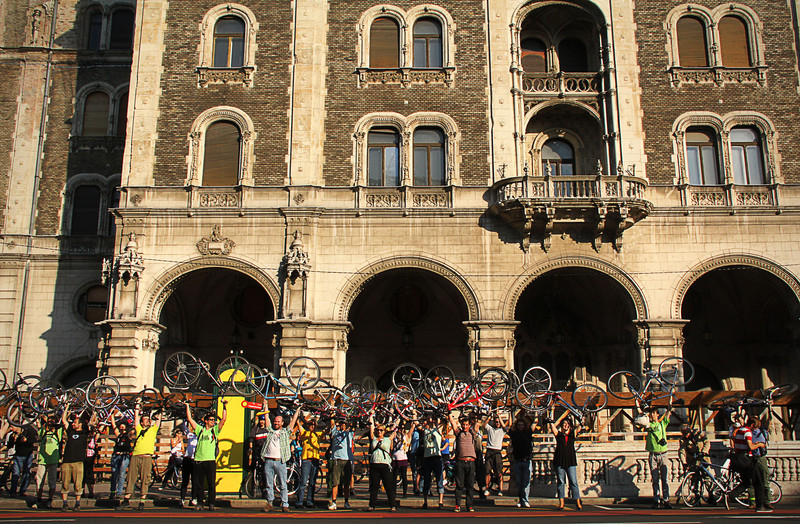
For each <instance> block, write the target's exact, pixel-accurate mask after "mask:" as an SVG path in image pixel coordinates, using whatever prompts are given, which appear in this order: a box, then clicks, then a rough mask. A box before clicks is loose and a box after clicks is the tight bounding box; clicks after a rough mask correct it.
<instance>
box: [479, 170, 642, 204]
mask: <svg viewBox="0 0 800 524" xmlns="http://www.w3.org/2000/svg"><path fill="white" fill-rule="evenodd" d="M494 189H495V195H496V199H497V202H498V203H502V202H506V201H508V200H516V199H521V198H531V199H535V198H558V199H562V198H566V199H580V198H600V199H606V198H607V199H637V200H641V199H644V197H645V191H646V189H647V183H646V181H645V180H643V179H640V178H637V177H631V176H625V175H622V176H603V175H570V176H544V177H514V178H507V179H504V180H501V181H499V182H497V183H496V184H495V185H494Z"/></svg>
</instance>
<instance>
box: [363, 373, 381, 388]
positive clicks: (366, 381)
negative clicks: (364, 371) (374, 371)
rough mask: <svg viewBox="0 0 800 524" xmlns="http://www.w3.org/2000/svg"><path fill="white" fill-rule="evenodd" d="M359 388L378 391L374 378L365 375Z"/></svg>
mask: <svg viewBox="0 0 800 524" xmlns="http://www.w3.org/2000/svg"><path fill="white" fill-rule="evenodd" d="M361 389H362V390H363V391H378V384H377V383H376V382H375V379H374V378H372V377H371V376H369V375H367V376H366V377H364V378H363V379H361Z"/></svg>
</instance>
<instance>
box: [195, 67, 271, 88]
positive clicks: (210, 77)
mask: <svg viewBox="0 0 800 524" xmlns="http://www.w3.org/2000/svg"><path fill="white" fill-rule="evenodd" d="M255 70H256V68H255V67H252V66H245V67H235V68H227V67H225V68H219V67H198V68H197V70H196V71H197V85H199V86H200V87H207V86H208V85H209V84H226V85H227V84H242V85H243V86H245V87H250V86H252V85H253V76H254V75H253V73H254V72H255Z"/></svg>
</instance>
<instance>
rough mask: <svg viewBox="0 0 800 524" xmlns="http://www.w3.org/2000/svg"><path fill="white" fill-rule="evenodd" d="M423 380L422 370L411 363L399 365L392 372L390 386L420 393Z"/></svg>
mask: <svg viewBox="0 0 800 524" xmlns="http://www.w3.org/2000/svg"><path fill="white" fill-rule="evenodd" d="M423 378H424V375H423V374H422V370H421V369H419V367H418V366H417V365H416V364H412V363H411V362H406V363H404V364H400V365H399V366H397V367H396V368H394V371H392V384H393V385H394V387H396V388H397V389H411V390H412V391H414V392H416V393H421V392H422V380H423Z"/></svg>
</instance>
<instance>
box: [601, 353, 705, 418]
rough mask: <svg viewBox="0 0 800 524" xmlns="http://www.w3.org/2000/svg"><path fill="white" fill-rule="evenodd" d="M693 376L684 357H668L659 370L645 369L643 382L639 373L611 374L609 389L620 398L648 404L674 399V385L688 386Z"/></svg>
mask: <svg viewBox="0 0 800 524" xmlns="http://www.w3.org/2000/svg"><path fill="white" fill-rule="evenodd" d="M693 378H694V366H693V365H692V363H691V362H689V361H688V360H686V359H683V358H681V357H669V358H666V359H664V361H663V362H661V364H659V366H658V370H657V371H652V370H649V369H645V370H644V379H645V380H644V383H642V379H641V378H640V377H639V375H637V374H636V373H633V372H631V371H617V372H616V373H614V374H613V375H611V376H610V377H609V379H608V388H607V389H608V393H609V394H611V395H612V396H614V397H616V398H618V399H620V400H634V399H636V400H638V402H639V403H640V404H641V405H642V406H644V407H647V406H649V405H650V403H651V402H654V401H656V400H662V399H672V397H673V394H674V392H675V388H680V387H682V386H685V385H686V384H688V383H690V382H691V381H692V379H693ZM662 392H663V393H662Z"/></svg>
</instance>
